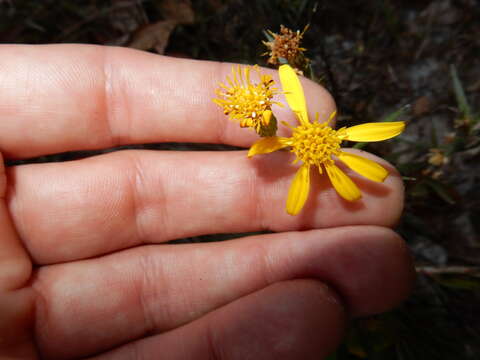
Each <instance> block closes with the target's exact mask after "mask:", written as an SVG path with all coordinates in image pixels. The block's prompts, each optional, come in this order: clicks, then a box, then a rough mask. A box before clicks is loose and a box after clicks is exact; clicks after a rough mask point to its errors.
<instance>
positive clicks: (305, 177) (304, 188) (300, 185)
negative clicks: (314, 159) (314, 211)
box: [287, 164, 310, 215]
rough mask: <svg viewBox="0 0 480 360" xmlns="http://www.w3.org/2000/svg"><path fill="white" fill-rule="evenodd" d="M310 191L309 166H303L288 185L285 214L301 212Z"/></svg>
mask: <svg viewBox="0 0 480 360" xmlns="http://www.w3.org/2000/svg"><path fill="white" fill-rule="evenodd" d="M309 190H310V165H307V164H303V165H302V166H300V168H299V169H298V170H297V173H296V174H295V177H294V178H293V180H292V184H291V185H290V190H289V191H288V198H287V213H289V214H290V215H297V214H298V213H299V212H300V210H302V208H303V205H305V201H307V198H308V192H309Z"/></svg>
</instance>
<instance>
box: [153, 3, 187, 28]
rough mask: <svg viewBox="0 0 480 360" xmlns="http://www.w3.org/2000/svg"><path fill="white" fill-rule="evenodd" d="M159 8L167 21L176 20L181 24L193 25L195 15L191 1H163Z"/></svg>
mask: <svg viewBox="0 0 480 360" xmlns="http://www.w3.org/2000/svg"><path fill="white" fill-rule="evenodd" d="M158 7H159V9H160V11H161V12H162V14H163V16H164V17H165V19H169V20H175V21H176V22H177V23H179V24H193V22H194V21H195V13H194V12H193V9H192V3H191V2H190V0H162V1H159V2H158Z"/></svg>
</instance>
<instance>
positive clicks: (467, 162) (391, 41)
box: [0, 0, 480, 360]
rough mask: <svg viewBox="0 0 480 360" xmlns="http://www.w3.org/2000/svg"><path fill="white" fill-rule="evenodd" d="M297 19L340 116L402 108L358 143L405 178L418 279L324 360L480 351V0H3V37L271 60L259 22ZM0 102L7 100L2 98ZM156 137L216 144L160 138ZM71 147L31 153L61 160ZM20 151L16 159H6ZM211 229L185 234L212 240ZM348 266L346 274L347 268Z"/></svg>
mask: <svg viewBox="0 0 480 360" xmlns="http://www.w3.org/2000/svg"><path fill="white" fill-rule="evenodd" d="M280 24H284V25H286V26H287V27H290V28H292V29H294V30H296V29H300V30H302V29H303V28H304V26H305V25H307V24H310V29H309V30H308V31H307V32H306V34H305V38H304V42H303V45H304V47H306V48H307V49H308V51H307V52H306V55H307V56H308V57H309V58H310V59H311V60H312V66H313V70H314V74H315V78H316V80H317V81H318V82H320V83H321V84H322V85H324V86H325V87H326V88H327V89H329V90H330V91H331V93H332V94H333V96H334V97H335V99H336V101H337V105H338V108H339V114H340V115H339V122H340V124H341V125H349V124H353V123H360V122H368V121H381V120H385V119H401V120H405V121H407V122H408V127H407V131H406V132H405V133H404V134H403V135H402V136H401V137H399V138H398V139H395V140H392V141H389V142H386V143H384V142H382V143H379V144H375V145H368V146H366V149H367V150H369V151H372V152H374V153H376V154H379V155H381V156H383V157H385V158H386V159H388V160H389V161H391V162H392V163H393V164H395V165H396V166H397V167H398V168H399V169H400V172H401V173H402V175H403V176H404V180H405V184H406V208H405V214H404V216H403V220H402V222H401V223H400V224H399V225H398V228H397V230H398V231H399V232H400V233H401V234H402V235H403V236H404V237H405V239H406V240H407V242H408V243H409V245H410V247H411V249H412V252H413V254H414V256H415V259H416V265H417V270H418V284H417V289H416V291H415V293H414V294H413V296H412V297H411V298H410V299H409V300H408V301H407V302H406V303H405V304H404V305H403V306H402V307H400V308H399V309H396V310H394V311H392V312H390V313H388V314H383V315H379V316H375V317H371V318H368V319H360V320H356V321H355V322H353V324H352V327H351V328H352V330H351V331H350V333H349V335H348V337H347V339H346V340H345V342H344V344H343V345H342V346H341V348H340V349H339V350H338V351H337V353H336V354H333V355H332V357H331V358H332V359H359V358H367V359H399V360H401V359H453V358H455V359H479V358H480V336H479V332H480V320H479V319H480V280H479V278H478V276H479V274H480V271H479V265H480V237H479V233H480V221H479V220H478V219H479V218H480V190H479V188H480V187H479V185H480V165H479V160H480V156H479V153H480V136H479V133H480V118H479V112H480V105H479V100H480V60H479V59H480V36H479V35H480V5H479V4H478V3H477V1H474V0H437V1H435V0H419V1H413V0H412V1H400V0H399V1H393V0H390V1H388V0H384V1H381V0H371V1H366V0H336V1H326V0H324V1H313V0H290V1H287V0H283V1H282V0H270V1H267V0H257V1H248V0H197V1H195V0H192V1H191V2H190V1H186V0H179V1H169V0H118V1H114V0H111V1H106V0H105V1H100V0H82V1H73V0H70V1H69V0H57V1H51V0H44V1H40V0H37V1H33V0H30V1H29V0H25V1H21V0H10V1H8V0H3V1H0V42H2V43H12V42H18V43H34V44H43V43H54V42H75V43H76V42H82V43H92V44H106V45H119V46H130V47H134V48H139V49H142V50H146V51H152V52H158V53H164V54H166V55H171V56H177V57H188V58H195V59H208V60H219V61H231V62H240V63H249V64H253V63H259V64H261V65H265V64H266V58H265V57H263V58H262V57H261V56H260V55H261V54H262V53H263V52H265V50H266V49H265V47H264V46H263V45H262V43H261V40H262V39H264V34H263V31H264V30H265V29H271V30H272V31H274V32H277V31H278V30H279V26H280ZM0 101H1V100H0ZM143 147H145V148H153V149H177V150H178V149H180V150H182V149H191V148H195V149H200V150H201V149H218V150H225V149H226V148H225V147H222V146H217V145H195V144H154V145H151V144H150V145H144V146H143ZM92 154H93V153H89V152H79V153H73V154H72V153H69V154H60V155H53V156H49V157H43V158H39V159H32V160H31V161H65V160H71V159H74V158H78V157H83V156H88V155H92ZM16 163H19V162H11V163H10V165H12V164H16ZM232 236H233V235H231V234H227V235H213V236H212V235H210V236H204V237H198V238H192V239H183V240H180V241H215V240H222V239H226V238H229V237H232ZM352 276H353V275H352Z"/></svg>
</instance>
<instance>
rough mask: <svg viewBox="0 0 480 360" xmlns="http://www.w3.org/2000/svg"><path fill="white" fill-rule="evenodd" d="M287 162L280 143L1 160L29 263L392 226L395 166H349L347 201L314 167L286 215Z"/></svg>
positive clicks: (397, 185) (398, 204) (396, 201)
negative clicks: (384, 174) (255, 150)
mask: <svg viewBox="0 0 480 360" xmlns="http://www.w3.org/2000/svg"><path fill="white" fill-rule="evenodd" d="M376 160H377V161H379V162H381V160H379V159H378V158H376ZM290 162H291V156H290V154H288V153H286V152H279V153H275V154H270V155H268V156H261V157H259V158H258V159H247V158H246V156H245V152H244V151H235V152H154V151H120V152H116V153H110V154H106V155H101V156H96V157H92V158H87V159H83V160H76V161H70V162H64V163H49V164H32V165H23V166H17V167H13V168H10V169H9V170H8V176H9V184H10V191H9V194H8V203H9V207H10V210H11V213H12V217H13V220H14V222H15V225H16V227H17V229H18V232H19V234H20V237H21V238H22V239H23V241H24V243H25V246H26V247H27V248H28V250H29V251H30V254H31V256H32V258H33V260H34V262H36V263H37V264H48V263H56V262H63V261H69V260H75V259H82V258H87V257H92V256H97V255H100V254H105V253H109V252H112V251H115V250H119V249H123V248H127V247H131V246H135V245H139V244H141V243H160V242H165V241H169V240H173V239H177V238H182V237H189V236H196V235H202V234H213V233H235V232H249V231H258V230H272V231H289V230H299V229H308V228H325V227H332V226H343V225H361V224H372V225H381V226H391V225H392V224H393V223H394V222H395V221H396V220H397V218H398V216H399V214H400V212H401V209H402V200H401V199H402V197H403V192H402V185H401V180H400V179H399V177H398V176H397V175H395V174H393V175H392V176H389V177H388V178H387V180H386V181H385V183H383V184H378V183H373V182H371V181H367V180H364V179H363V178H361V177H360V176H355V175H354V176H352V177H353V179H354V181H355V182H356V183H357V184H358V185H359V187H360V188H361V190H362V192H363V198H362V199H361V200H359V201H357V202H354V203H349V202H346V201H345V200H343V199H341V198H340V197H339V196H338V195H337V194H336V193H335V191H334V190H333V189H332V187H331V185H330V184H329V182H328V180H327V179H326V177H321V176H318V175H316V174H315V175H314V176H313V177H312V191H311V194H310V199H309V201H308V202H307V204H306V207H305V208H304V210H303V212H302V213H300V214H299V215H298V216H296V217H292V216H290V215H288V214H287V213H286V212H285V199H286V196H287V192H288V187H289V184H290V182H291V179H292V176H293V174H294V172H295V170H296V166H292V165H289V164H290ZM387 167H388V165H387ZM390 169H391V167H390ZM392 171H393V169H392Z"/></svg>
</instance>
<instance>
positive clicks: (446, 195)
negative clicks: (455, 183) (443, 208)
mask: <svg viewBox="0 0 480 360" xmlns="http://www.w3.org/2000/svg"><path fill="white" fill-rule="evenodd" d="M425 183H426V185H428V186H429V187H430V189H432V190H433V191H434V192H435V193H436V194H437V195H438V196H439V197H440V198H441V199H442V200H443V201H445V202H446V203H448V204H450V205H453V204H455V203H456V201H455V199H454V198H453V193H454V192H455V191H454V190H453V188H451V187H448V186H447V185H445V184H443V183H441V182H440V181H437V180H433V179H428V180H425Z"/></svg>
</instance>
